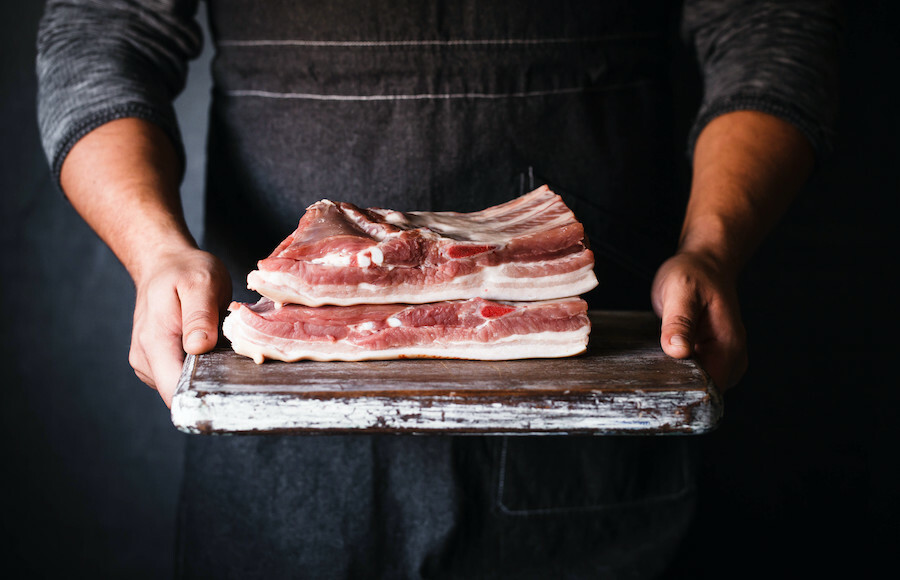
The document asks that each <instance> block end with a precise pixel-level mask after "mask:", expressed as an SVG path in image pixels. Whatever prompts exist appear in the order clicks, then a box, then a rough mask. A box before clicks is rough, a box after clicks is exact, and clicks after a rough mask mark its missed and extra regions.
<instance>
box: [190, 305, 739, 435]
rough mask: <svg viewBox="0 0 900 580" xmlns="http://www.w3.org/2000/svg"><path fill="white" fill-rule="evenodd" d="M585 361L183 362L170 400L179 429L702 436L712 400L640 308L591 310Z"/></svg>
mask: <svg viewBox="0 0 900 580" xmlns="http://www.w3.org/2000/svg"><path fill="white" fill-rule="evenodd" d="M590 315H591V322H592V331H591V340H590V345H589V347H588V351H587V352H586V353H584V354H583V355H580V356H577V357H573V358H566V359H532V360H518V361H461V360H437V359H415V360H393V361H367V362H313V361H300V362H295V363H283V362H266V363H264V364H262V365H257V364H255V363H254V362H253V361H252V360H250V359H248V358H246V357H243V356H241V355H238V354H235V353H234V352H233V351H231V350H230V349H218V350H215V351H213V352H211V353H208V354H203V355H199V356H193V355H189V356H188V357H187V359H186V360H185V363H184V369H183V371H182V375H181V380H180V381H179V384H178V388H177V390H176V392H175V397H174V399H173V401H172V421H173V423H174V424H175V426H176V427H177V428H178V429H180V430H182V431H185V432H188V433H246V434H252V433H281V434H291V433H296V434H304V433H347V432H369V433H482V434H529V433H546V434H576V433H578V434H588V433H590V434H629V433H633V434H670V433H673V434H674V433H703V432H706V431H709V430H711V429H713V428H714V427H715V426H716V424H717V422H718V421H719V419H720V417H721V415H722V401H721V397H720V396H719V394H718V391H717V390H716V387H715V386H714V385H713V383H712V381H711V380H710V378H709V375H707V374H706V372H705V371H704V370H703V369H701V368H700V367H699V366H698V365H697V363H696V362H695V361H693V360H675V359H671V358H669V357H667V356H666V355H665V354H664V353H663V352H662V350H661V349H660V347H659V320H658V319H657V318H656V317H655V316H654V315H653V314H652V313H649V312H607V311H592V312H591V313H590Z"/></svg>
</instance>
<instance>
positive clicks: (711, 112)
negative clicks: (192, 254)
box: [37, 0, 839, 178]
mask: <svg viewBox="0 0 900 580" xmlns="http://www.w3.org/2000/svg"><path fill="white" fill-rule="evenodd" d="M255 4H256V5H255V6H253V8H252V10H266V9H271V8H270V7H271V6H274V5H278V4H281V3H278V2H275V3H255ZM196 9H197V0H49V1H48V2H47V7H46V13H45V15H44V18H43V21H42V23H41V27H40V32H39V38H38V51H39V52H38V61H37V73H38V79H39V122H40V130H41V135H42V137H43V143H44V148H45V151H46V154H47V157H48V159H49V160H50V163H51V167H52V170H53V173H54V176H55V177H57V178H58V175H59V170H60V167H61V165H62V162H63V160H64V159H65V156H66V154H67V153H68V151H69V149H70V148H71V147H72V145H73V144H74V143H75V142H76V141H77V140H78V139H80V138H81V137H82V136H84V135H85V134H87V133H88V132H89V131H91V130H92V129H94V128H95V127H97V126H99V125H101V124H103V123H105V122H108V121H110V120H113V119H116V118H121V117H130V116H133V117H139V118H142V119H146V120H149V121H152V122H154V123H157V124H159V125H160V126H161V127H162V128H164V129H165V130H166V131H167V132H168V133H169V135H170V136H171V137H172V139H173V141H174V142H175V143H176V145H178V146H179V147H180V138H179V132H178V128H177V125H176V121H175V116H174V113H173V109H172V106H171V102H172V100H173V99H174V98H175V96H176V95H177V94H178V93H179V91H180V90H181V89H182V88H183V87H184V84H185V75H186V72H187V61H188V60H189V59H192V58H195V57H196V56H197V55H198V54H199V52H200V49H201V46H202V35H201V31H200V27H199V26H198V25H197V23H196V21H195V20H194V15H195V12H196ZM215 9H216V6H211V10H215ZM252 10H251V12H252ZM837 12H838V11H837V8H836V6H835V3H834V2H830V1H816V0H779V1H772V0H770V1H753V0H687V1H686V2H685V3H684V6H683V10H682V14H681V18H682V33H683V37H684V39H685V41H686V42H689V43H692V44H693V46H694V47H695V49H696V54H697V59H698V62H699V66H700V70H701V72H702V78H703V81H704V96H703V104H702V108H701V109H700V111H699V113H698V115H697V117H696V122H695V124H694V127H693V130H692V131H691V136H690V144H689V149H690V146H691V144H692V143H693V141H694V139H696V137H697V135H698V134H699V132H700V130H701V129H702V128H703V127H704V126H705V125H706V123H708V122H709V121H710V120H711V119H713V118H714V117H716V116H717V115H721V114H723V113H726V112H729V111H735V110H758V111H763V112H767V113H771V114H774V115H776V116H779V117H781V118H783V119H785V120H787V121H789V122H791V123H793V124H794V125H795V126H797V127H798V128H799V129H800V130H801V131H802V132H803V133H804V134H805V135H806V136H807V137H808V138H809V140H810V141H811V142H812V144H813V146H814V148H815V149H816V151H817V152H819V153H822V152H825V151H827V150H828V149H829V147H830V141H831V136H832V130H831V126H832V122H833V118H834V114H835V109H836V102H837V96H836V86H837V78H836V77H837V70H836V68H837V67H836V61H837V51H838V32H839V26H838V16H837ZM251 17H252V16H251ZM229 40H231V39H227V38H217V39H216V41H217V43H222V42H225V43H227V42H228V41H229ZM359 40H360V41H365V40H366V39H359Z"/></svg>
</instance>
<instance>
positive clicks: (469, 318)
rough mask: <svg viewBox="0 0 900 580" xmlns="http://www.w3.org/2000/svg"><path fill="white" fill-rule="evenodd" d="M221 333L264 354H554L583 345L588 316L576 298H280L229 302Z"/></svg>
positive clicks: (245, 351)
mask: <svg viewBox="0 0 900 580" xmlns="http://www.w3.org/2000/svg"><path fill="white" fill-rule="evenodd" d="M229 310H230V311H231V312H230V313H229V315H228V316H227V317H226V318H225V323H224V327H223V328H224V333H225V336H227V337H228V338H229V340H231V343H232V347H233V348H234V350H235V352H237V353H239V354H242V355H245V356H248V357H250V358H252V359H253V360H254V361H256V362H257V363H262V362H263V361H264V360H265V359H267V358H268V359H276V360H283V361H296V360H301V359H311V360H320V361H330V360H345V361H358V360H375V359H395V358H461V359H473V360H509V359H520V358H556V357H566V356H572V355H575V354H579V353H581V352H583V351H584V350H585V348H586V347H587V341H588V333H589V332H590V321H589V319H588V316H587V303H586V302H585V301H584V300H582V299H580V298H564V299H559V300H549V301H539V302H494V301H489V300H484V299H481V298H474V299H469V300H460V301H450V302H440V303H435V304H419V305H408V304H382V305H356V306H321V307H309V306H301V305H285V306H282V307H280V308H278V307H276V305H275V303H273V302H272V301H271V300H269V299H267V298H262V299H261V300H260V301H259V302H257V303H256V304H253V305H251V304H243V303H239V302H234V303H232V304H231V307H230V308H229Z"/></svg>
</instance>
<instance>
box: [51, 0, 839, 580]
mask: <svg viewBox="0 0 900 580" xmlns="http://www.w3.org/2000/svg"><path fill="white" fill-rule="evenodd" d="M383 4H384V5H381V4H380V3H362V2H352V1H349V0H348V1H347V2H331V3H325V4H323V5H318V4H317V3H313V2H309V3H308V5H302V3H301V5H300V6H294V4H293V3H292V2H288V1H287V0H280V1H273V2H267V3H249V5H247V3H246V2H243V1H241V0H220V1H219V2H216V3H214V4H212V5H211V6H210V15H211V24H212V30H213V33H214V39H215V42H216V48H217V57H216V62H215V64H214V80H215V84H216V89H215V92H214V98H213V105H212V111H211V124H210V127H211V128H210V139H209V164H210V165H209V170H208V179H207V188H208V196H207V222H206V229H207V239H206V243H205V246H206V247H207V248H208V249H210V250H212V252H213V253H207V252H206V251H203V250H201V249H199V248H198V246H197V244H196V242H195V241H194V240H193V239H192V238H191V236H190V234H189V232H188V231H187V228H186V226H185V223H184V220H183V217H182V214H181V209H180V202H179V196H178V184H179V180H180V174H181V166H182V163H183V159H182V152H181V150H180V144H179V137H178V132H177V127H175V124H174V119H173V116H172V113H171V107H170V101H171V99H172V98H173V97H174V95H175V94H176V93H177V92H178V91H179V90H180V88H181V87H182V85H183V82H184V71H185V62H186V60H187V59H189V58H191V57H193V56H195V55H196V54H197V52H198V50H199V42H200V39H199V33H198V30H197V26H196V24H195V23H194V22H193V21H192V15H193V13H194V11H195V8H196V3H195V2H193V1H191V0H183V1H158V2H130V1H126V0H105V1H104V2H83V3H82V2H66V3H63V2H53V1H51V2H49V3H48V8H47V13H46V15H45V18H44V21H43V24H42V30H41V36H40V39H39V44H40V56H39V74H40V78H41V127H42V131H43V134H44V139H45V145H46V148H47V152H48V157H49V158H50V161H51V164H52V166H53V169H54V171H55V173H56V175H58V178H59V183H60V185H61V187H62V189H63V191H65V193H66V195H67V197H68V198H69V200H70V201H71V202H72V204H73V205H74V206H75V208H76V209H77V210H78V211H79V213H81V215H82V216H84V218H85V219H86V220H87V221H88V223H90V224H91V226H92V227H93V228H94V229H95V230H96V231H97V233H98V234H99V235H100V236H101V238H103V240H104V241H105V242H106V243H107V244H108V245H109V246H110V247H111V248H112V249H113V251H114V252H115V253H116V255H117V256H118V258H119V259H120V260H121V262H122V263H123V264H124V265H125V267H126V268H127V269H128V271H129V273H130V274H131V276H132V278H133V280H134V282H135V286H136V289H137V298H136V305H135V317H134V330H133V335H132V348H131V353H130V362H131V364H132V366H133V367H134V369H135V372H136V373H137V375H138V376H139V377H140V378H141V380H143V381H144V382H145V383H147V384H148V385H150V386H153V387H154V388H156V389H157V390H158V391H159V393H160V395H161V397H162V398H163V400H164V401H165V402H166V404H167V405H168V404H170V402H171V397H172V394H173V390H174V387H175V383H176V381H177V378H178V376H179V374H180V370H181V364H182V361H183V357H184V353H185V352H188V353H194V354H199V353H202V352H206V351H208V350H209V349H211V348H212V347H213V346H214V345H215V343H216V341H217V338H218V321H219V318H220V313H221V311H222V309H223V308H224V306H225V305H226V304H227V303H228V301H229V300H230V299H231V296H232V291H231V286H232V281H231V276H234V277H235V280H236V282H235V284H234V285H235V287H239V285H240V282H237V280H241V279H242V278H243V277H244V276H245V275H246V272H247V270H249V268H250V266H251V265H252V264H253V262H254V261H255V260H256V259H259V258H261V257H263V256H264V255H266V254H267V253H268V251H269V250H271V249H272V248H273V247H274V246H275V244H276V243H277V241H278V240H279V239H280V238H281V237H283V236H284V235H285V234H286V233H287V232H289V231H290V230H291V229H293V226H294V224H295V222H296V219H297V218H298V217H299V215H300V213H302V209H303V207H305V206H306V205H307V204H309V203H311V202H312V201H315V200H316V199H319V198H322V197H329V198H333V199H339V200H346V201H351V202H354V203H357V204H358V205H361V206H371V205H380V206H385V207H394V208H397V209H423V210H449V209H452V210H456V211H471V210H476V209H481V208H483V207H487V206H489V205H492V204H495V203H499V202H502V201H506V200H508V199H509V198H511V197H513V196H514V195H515V194H516V193H518V192H520V191H521V190H520V189H518V188H517V186H518V184H519V183H520V182H521V181H520V178H521V179H524V178H523V177H522V176H525V175H529V176H530V175H533V174H535V173H536V174H537V175H539V176H540V177H541V178H542V179H546V180H548V181H549V183H550V184H551V186H552V187H553V188H554V189H555V190H557V191H558V192H559V193H561V194H562V195H563V197H564V199H565V200H566V202H567V203H568V204H569V205H570V207H572V208H573V210H574V211H575V213H576V215H577V216H578V217H579V219H581V220H582V221H583V222H584V223H585V226H586V228H587V231H588V234H589V236H590V238H591V240H592V246H593V247H594V248H595V250H596V251H597V255H598V261H599V262H600V263H601V265H602V266H603V267H605V268H607V269H608V272H607V274H606V275H605V276H601V278H602V279H603V280H604V281H605V285H606V286H605V289H604V290H602V291H601V292H600V294H599V295H598V296H595V297H594V298H593V299H592V305H594V306H597V307H613V306H619V305H623V304H625V305H633V304H641V303H642V301H638V302H634V299H633V298H630V299H629V297H633V296H646V295H647V294H648V293H649V294H650V296H651V297H652V306H653V308H654V309H655V310H656V312H657V314H659V316H660V317H661V319H662V327H661V346H662V348H663V350H664V351H665V352H666V353H667V354H669V355H670V356H673V357H677V358H685V357H689V356H695V357H697V358H698V359H699V361H700V362H701V364H703V365H704V367H705V368H706V369H707V370H708V371H709V373H710V375H711V376H712V378H713V380H714V381H715V382H716V384H718V385H719V386H720V387H722V388H728V387H730V386H732V385H734V384H735V383H736V382H737V381H738V379H739V378H740V376H741V375H742V373H743V372H744V369H745V367H746V364H747V363H746V341H745V336H744V329H743V325H742V323H741V319H740V312H739V305H738V300H737V291H736V286H737V277H738V274H739V272H740V269H741V267H742V265H743V264H744V262H745V261H746V259H747V258H748V256H749V255H750V254H751V252H752V251H753V249H754V248H755V247H756V245H757V244H758V243H759V241H760V240H761V239H762V237H763V236H764V235H765V233H766V232H767V231H768V229H769V228H770V227H771V226H772V225H773V223H774V222H775V221H776V220H777V219H778V217H779V216H780V215H781V214H782V213H783V211H784V210H785V208H786V207H787V205H788V204H789V203H790V200H791V198H792V195H793V194H794V192H796V191H797V190H798V189H799V187H800V186H801V185H802V183H803V182H804V180H805V178H806V176H807V175H808V173H809V171H810V170H811V168H812V166H813V164H814V156H815V151H816V150H822V149H824V148H826V147H827V135H828V129H827V126H828V121H829V117H830V115H831V114H832V112H833V111H832V109H833V91H832V89H831V87H833V86H834V82H835V80H834V71H833V54H834V51H835V45H836V40H835V36H836V32H835V22H834V16H833V14H832V12H833V10H832V9H831V8H830V7H829V6H818V5H817V3H809V2H795V3H790V5H789V6H788V5H787V4H788V3H772V4H768V3H759V2H738V1H735V2H713V1H699V0H698V1H693V2H687V3H686V5H685V7H684V12H683V14H682V15H681V18H682V26H683V29H684V32H685V35H686V36H688V37H690V38H691V39H692V40H693V41H694V43H695V46H696V49H697V54H698V57H699V59H700V61H701V68H702V71H703V73H704V81H705V95H704V105H703V108H702V109H701V111H700V113H699V115H698V119H697V122H696V124H695V126H694V129H693V132H692V135H691V152H692V163H693V177H692V183H691V189H690V198H689V202H688V204H687V208H686V210H683V209H682V207H681V200H680V197H679V196H678V195H676V193H677V192H673V191H672V183H673V179H672V174H673V162H672V160H671V159H670V156H669V155H668V154H667V153H668V146H669V142H670V140H669V136H670V132H671V119H670V109H671V106H670V105H669V96H670V95H669V90H670V81H671V79H669V78H668V76H667V74H668V70H669V69H668V62H667V60H666V56H667V50H669V47H668V46H667V38H668V36H667V31H668V30H669V23H670V22H671V21H672V19H673V18H675V17H677V16H678V14H677V13H675V12H674V10H673V7H672V6H670V5H669V3H666V2H661V1H659V2H655V1H648V2H637V3H636V2H591V3H587V2H585V3H578V2H574V3H571V5H570V4H569V3H565V2H564V3H559V2H555V3H541V2H535V3H533V5H531V6H529V7H528V9H522V7H521V6H519V4H518V3H514V2H502V1H498V2H487V3H477V2H471V3H470V2H464V3H462V5H461V6H450V5H445V3H425V2H416V1H412V0H411V1H409V2H385V3H383ZM448 4H449V3H448ZM529 181H530V178H529ZM682 211H684V214H683V218H684V219H683V222H682V225H681V233H680V237H679V238H678V247H677V252H676V253H675V254H674V256H672V257H669V258H668V259H665V260H664V258H663V256H664V253H665V252H666V251H668V250H669V241H670V240H669V238H667V236H668V235H669V234H670V233H671V231H670V225H671V223H672V219H673V218H675V217H679V215H680V214H681V212H682ZM674 237H675V236H674V235H673V236H672V241H674ZM217 255H218V256H219V257H216V256H217ZM220 258H222V259H224V260H225V263H224V264H223V262H222V261H220ZM226 264H227V266H226ZM654 270H655V276H652V274H648V273H652V272H653V271H654ZM229 273H230V275H229ZM651 277H652V285H651V284H650V281H651ZM629 300H630V301H629ZM188 458H189V466H191V467H192V469H189V471H188V473H187V474H186V484H185V486H186V487H185V490H186V492H185V498H186V499H185V501H184V502H183V505H182V528H181V531H180V534H181V540H182V546H181V553H182V555H183V556H185V560H184V562H183V563H182V566H183V570H184V572H185V573H187V574H192V573H215V571H217V570H221V571H223V572H224V571H226V570H228V571H231V572H232V573H237V571H239V572H240V574H239V575H266V574H273V573H274V574H278V573H280V574H285V572H286V571H288V570H298V569H303V570H306V571H308V572H309V575H311V576H317V577H318V576H328V577H330V576H337V577H342V576H363V577H367V576H387V577H416V576H450V577H453V576H469V575H473V574H474V575H479V574H480V575H492V576H493V575H497V576H505V575H515V576H519V577H521V576H522V575H528V574H533V575H535V576H536V577H547V575H548V574H556V575H559V574H571V575H575V576H577V575H585V576H595V575H596V574H598V573H603V572H605V573H607V574H609V575H613V576H614V575H616V574H625V573H628V574H644V575H650V574H653V573H657V572H659V571H660V570H661V569H662V568H663V567H664V564H665V558H666V557H667V555H668V554H671V552H672V550H673V549H674V548H675V546H676V545H677V541H678V538H679V537H680V534H681V533H682V532H683V530H684V528H685V526H686V522H687V521H688V518H689V516H690V502H691V499H692V486H691V481H690V476H689V475H686V466H688V465H689V464H688V463H687V459H686V456H685V454H684V449H683V445H681V443H680V442H673V441H647V440H641V439H635V440H627V441H622V440H619V439H605V438H604V439H596V440H581V439H569V438H563V439H554V440H553V441H547V440H542V441H536V440H529V439H517V440H506V439H502V440H498V439H490V438H472V439H465V440H460V439H455V438H426V439H417V438H384V437H381V438H378V437H328V438H325V437H323V438H268V439H266V438H240V439H234V440H223V439H214V438H212V439H211V438H192V440H191V442H190V444H189V449H188ZM551 465H553V466H559V467H560V469H556V468H552V469H551V468H550V466H551ZM560 471H562V472H564V473H562V474H560ZM200 530H202V533H201V531H200Z"/></svg>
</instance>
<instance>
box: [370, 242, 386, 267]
mask: <svg viewBox="0 0 900 580" xmlns="http://www.w3.org/2000/svg"><path fill="white" fill-rule="evenodd" d="M370 255H371V256H372V263H373V264H375V265H376V266H380V265H382V264H383V263H384V252H382V251H381V248H379V247H378V246H374V247H373V248H372V249H371V250H370Z"/></svg>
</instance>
